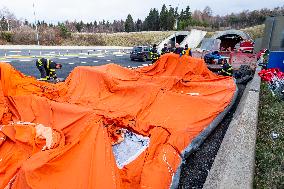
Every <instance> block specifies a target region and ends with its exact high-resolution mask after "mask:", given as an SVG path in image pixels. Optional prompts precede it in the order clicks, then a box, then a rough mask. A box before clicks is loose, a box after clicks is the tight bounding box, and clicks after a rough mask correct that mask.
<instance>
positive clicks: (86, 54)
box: [79, 53, 88, 55]
mask: <svg viewBox="0 0 284 189" xmlns="http://www.w3.org/2000/svg"><path fill="white" fill-rule="evenodd" d="M79 54H80V55H88V53H79Z"/></svg>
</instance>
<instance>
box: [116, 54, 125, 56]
mask: <svg viewBox="0 0 284 189" xmlns="http://www.w3.org/2000/svg"><path fill="white" fill-rule="evenodd" d="M115 56H123V54H117V55H115Z"/></svg>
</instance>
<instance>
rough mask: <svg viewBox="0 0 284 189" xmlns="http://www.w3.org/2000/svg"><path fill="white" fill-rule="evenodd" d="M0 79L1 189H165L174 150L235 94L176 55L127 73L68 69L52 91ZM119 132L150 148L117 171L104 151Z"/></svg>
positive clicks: (4, 67) (8, 71) (18, 78)
mask: <svg viewBox="0 0 284 189" xmlns="http://www.w3.org/2000/svg"><path fill="white" fill-rule="evenodd" d="M0 74H1V75H0V79H1V81H0V118H1V126H0V188H5V187H7V188H21V189H22V188H37V189H38V188H68V189H72V188H74V189H75V188H84V189H85V188H108V189H111V188H168V187H169V186H170V185H171V182H172V178H173V176H174V174H175V172H176V170H177V168H178V166H179V164H180V163H181V153H182V152H183V150H184V149H185V148H186V147H187V146H188V145H189V144H190V143H191V141H192V140H193V139H194V138H196V137H197V136H198V135H199V134H200V133H201V132H202V131H203V130H204V129H205V128H206V127H208V125H209V124H210V123H211V122H212V121H213V120H214V119H215V118H216V117H217V116H218V115H219V114H220V113H221V112H222V111H224V109H225V108H226V107H228V105H229V104H230V103H231V101H232V99H233V96H234V93H235V91H236V85H235V83H234V81H233V79H232V78H230V77H223V76H218V75H215V74H214V73H212V72H210V71H209V70H208V69H207V67H206V65H205V63H204V62H203V60H201V59H195V58H192V57H186V56H182V57H179V55H175V54H167V55H164V56H162V57H161V58H160V59H159V60H158V61H157V62H156V63H155V64H154V65H152V66H148V67H144V68H140V69H136V70H130V69H127V68H123V67H121V66H119V65H115V64H108V65H103V66H98V67H76V68H75V69H74V70H73V71H72V73H71V74H70V75H69V77H68V78H67V79H66V81H65V82H62V83H58V84H50V83H46V82H41V81H37V80H36V79H34V78H32V77H26V76H24V75H23V74H21V73H20V72H18V71H16V70H15V69H14V68H12V67H11V65H9V64H4V63H2V64H0ZM125 130H127V131H131V132H133V133H136V134H138V135H141V136H144V137H148V138H149V141H150V142H149V145H148V146H147V148H145V150H143V151H141V152H140V153H139V154H136V155H137V156H135V158H133V159H131V161H129V162H127V163H126V164H125V165H123V167H119V166H118V165H117V163H116V159H115V158H116V157H115V156H114V153H113V146H112V145H113V144H116V143H120V142H121V141H123V138H124V132H125ZM117 140H119V141H117Z"/></svg>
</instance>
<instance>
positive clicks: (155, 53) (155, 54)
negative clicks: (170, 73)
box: [150, 44, 159, 63]
mask: <svg viewBox="0 0 284 189" xmlns="http://www.w3.org/2000/svg"><path fill="white" fill-rule="evenodd" d="M150 56H151V60H152V63H155V62H156V61H157V60H158V59H159V54H158V50H157V45H156V44H154V45H153V48H152V49H151V51H150Z"/></svg>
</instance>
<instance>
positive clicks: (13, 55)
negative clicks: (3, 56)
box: [8, 54, 22, 57]
mask: <svg viewBox="0 0 284 189" xmlns="http://www.w3.org/2000/svg"><path fill="white" fill-rule="evenodd" d="M8 56H11V57H15V56H22V55H19V54H12V55H8Z"/></svg>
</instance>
